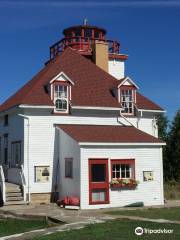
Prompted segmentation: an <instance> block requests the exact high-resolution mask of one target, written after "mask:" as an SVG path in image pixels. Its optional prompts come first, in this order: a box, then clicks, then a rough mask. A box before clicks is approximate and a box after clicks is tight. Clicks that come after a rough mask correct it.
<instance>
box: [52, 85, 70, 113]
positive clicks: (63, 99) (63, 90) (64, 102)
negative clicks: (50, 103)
mask: <svg viewBox="0 0 180 240" xmlns="http://www.w3.org/2000/svg"><path fill="white" fill-rule="evenodd" d="M54 103H55V106H56V111H61V112H68V104H69V103H68V86H65V85H60V84H58V85H55V88H54Z"/></svg>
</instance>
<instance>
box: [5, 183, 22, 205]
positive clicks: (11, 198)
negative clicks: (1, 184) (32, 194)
mask: <svg viewBox="0 0 180 240" xmlns="http://www.w3.org/2000/svg"><path fill="white" fill-rule="evenodd" d="M5 185H6V202H5V206H8V205H19V204H26V202H24V201H23V200H24V198H23V193H22V189H21V186H20V185H18V184H14V183H9V182H6V183H5Z"/></svg>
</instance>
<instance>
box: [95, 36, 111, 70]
mask: <svg viewBox="0 0 180 240" xmlns="http://www.w3.org/2000/svg"><path fill="white" fill-rule="evenodd" d="M108 60H109V54H108V43H107V42H104V41H95V43H94V46H93V61H94V63H95V64H96V65H97V66H98V67H100V68H102V69H103V70H104V71H106V72H108Z"/></svg>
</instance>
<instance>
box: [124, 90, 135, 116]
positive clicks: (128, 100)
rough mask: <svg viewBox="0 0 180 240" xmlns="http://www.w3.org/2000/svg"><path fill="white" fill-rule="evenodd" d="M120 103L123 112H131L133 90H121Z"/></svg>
mask: <svg viewBox="0 0 180 240" xmlns="http://www.w3.org/2000/svg"><path fill="white" fill-rule="evenodd" d="M121 104H122V107H123V109H124V111H123V112H124V113H127V114H133V90H132V89H126V90H121Z"/></svg>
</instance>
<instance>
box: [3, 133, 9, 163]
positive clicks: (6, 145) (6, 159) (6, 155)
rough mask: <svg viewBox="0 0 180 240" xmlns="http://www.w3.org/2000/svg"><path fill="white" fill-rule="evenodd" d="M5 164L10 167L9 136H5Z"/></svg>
mask: <svg viewBox="0 0 180 240" xmlns="http://www.w3.org/2000/svg"><path fill="white" fill-rule="evenodd" d="M4 164H5V165H8V134H4Z"/></svg>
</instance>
